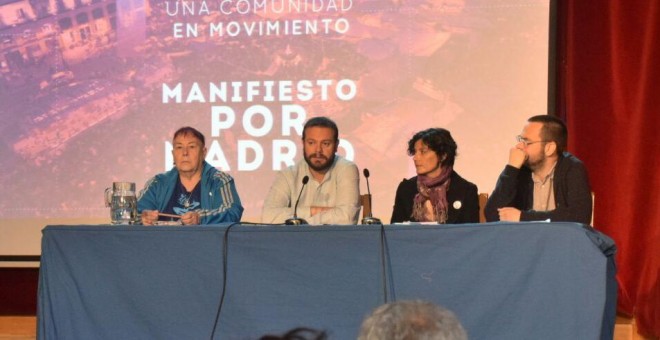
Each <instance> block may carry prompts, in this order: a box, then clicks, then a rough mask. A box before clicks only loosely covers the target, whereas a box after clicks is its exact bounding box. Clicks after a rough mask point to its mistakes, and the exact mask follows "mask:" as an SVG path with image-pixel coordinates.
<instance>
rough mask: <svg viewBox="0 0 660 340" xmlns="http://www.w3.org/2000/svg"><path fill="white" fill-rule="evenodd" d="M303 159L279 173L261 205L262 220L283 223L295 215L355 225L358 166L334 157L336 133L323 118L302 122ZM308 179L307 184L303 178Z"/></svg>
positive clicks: (317, 220)
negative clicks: (296, 207)
mask: <svg viewBox="0 0 660 340" xmlns="http://www.w3.org/2000/svg"><path fill="white" fill-rule="evenodd" d="M302 143H303V154H304V157H303V160H300V161H299V162H298V163H296V164H295V165H293V166H290V167H288V168H286V169H284V170H282V171H281V172H280V173H279V174H278V175H277V178H276V179H275V183H273V185H272V187H271V188H270V191H269V192H268V196H266V200H265V202H264V207H263V211H262V215H261V221H262V222H264V223H284V222H285V221H286V220H287V219H289V218H291V217H294V209H295V205H296V201H297V199H298V195H299V193H300V192H301V189H303V185H304V190H303V191H302V194H300V202H299V203H298V209H297V211H296V212H295V214H296V216H295V217H299V218H302V219H304V220H306V221H307V222H308V223H310V224H356V223H357V220H358V213H359V211H360V204H359V199H360V185H359V180H360V177H359V174H358V169H357V166H356V165H355V164H354V163H353V162H351V161H348V160H347V159H345V158H343V157H341V156H340V155H337V154H336V152H337V146H338V145H339V130H338V129H337V125H336V124H335V122H333V121H332V120H330V119H329V118H326V117H315V118H312V119H310V120H308V121H307V123H305V127H304V129H303V135H302ZM305 177H307V178H308V180H309V181H308V182H307V184H303V179H304V178H305Z"/></svg>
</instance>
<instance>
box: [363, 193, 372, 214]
mask: <svg viewBox="0 0 660 340" xmlns="http://www.w3.org/2000/svg"><path fill="white" fill-rule="evenodd" d="M360 205H361V206H362V218H365V217H367V216H369V215H371V195H369V194H364V195H360Z"/></svg>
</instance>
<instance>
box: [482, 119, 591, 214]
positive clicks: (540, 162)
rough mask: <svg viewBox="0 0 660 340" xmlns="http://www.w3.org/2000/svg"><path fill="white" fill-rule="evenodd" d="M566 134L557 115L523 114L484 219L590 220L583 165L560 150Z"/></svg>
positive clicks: (564, 147) (588, 196)
mask: <svg viewBox="0 0 660 340" xmlns="http://www.w3.org/2000/svg"><path fill="white" fill-rule="evenodd" d="M567 139H568V132H567V129H566V125H565V124H564V122H562V121H561V120H560V119H559V118H557V117H554V116H550V115H539V116H534V117H531V118H529V119H528V120H527V124H526V125H525V127H524V128H523V131H522V134H521V135H519V136H518V137H517V141H518V143H517V144H516V145H515V146H514V147H513V148H511V150H510V151H509V163H508V164H507V165H506V167H505V168H504V171H502V173H501V174H500V177H499V179H498V180H497V185H496V186H495V190H494V191H493V193H492V195H491V196H490V197H489V199H488V203H487V204H486V209H485V214H486V219H487V220H488V221H509V222H518V221H540V220H550V221H552V222H559V221H571V222H579V223H584V224H589V223H590V220H591V209H592V197H591V188H590V186H589V178H588V176H587V170H586V168H585V167H584V164H582V162H581V161H580V160H579V159H577V158H576V157H575V156H573V155H572V154H570V153H568V152H566V151H564V150H565V149H566V141H567Z"/></svg>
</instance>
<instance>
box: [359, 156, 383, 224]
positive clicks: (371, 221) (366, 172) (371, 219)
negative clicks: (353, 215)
mask: <svg viewBox="0 0 660 340" xmlns="http://www.w3.org/2000/svg"><path fill="white" fill-rule="evenodd" d="M362 172H363V173H364V178H366V179H367V193H368V194H369V207H370V208H371V207H372V205H371V189H370V188H369V169H366V168H365V169H364V170H363V171H362ZM362 224H380V225H382V224H383V222H381V220H380V218H376V217H373V215H372V213H371V209H369V215H368V216H366V217H365V218H363V219H362Z"/></svg>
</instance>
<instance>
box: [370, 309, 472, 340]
mask: <svg viewBox="0 0 660 340" xmlns="http://www.w3.org/2000/svg"><path fill="white" fill-rule="evenodd" d="M382 339H388V340H466V339H467V334H466V332H465V330H464V329H463V327H462V326H461V323H460V322H459V321H458V319H457V318H456V316H455V315H454V313H452V312H451V311H449V310H447V309H445V308H442V307H439V306H436V305H434V304H432V303H430V302H425V301H419V300H415V301H396V302H392V303H388V304H384V305H382V306H380V307H378V308H376V309H375V310H374V311H373V312H372V313H371V315H369V316H368V317H367V318H366V319H365V320H364V321H363V322H362V326H361V328H360V334H359V336H358V340H382Z"/></svg>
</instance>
